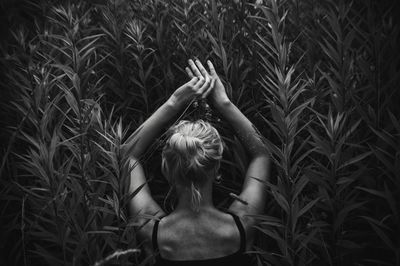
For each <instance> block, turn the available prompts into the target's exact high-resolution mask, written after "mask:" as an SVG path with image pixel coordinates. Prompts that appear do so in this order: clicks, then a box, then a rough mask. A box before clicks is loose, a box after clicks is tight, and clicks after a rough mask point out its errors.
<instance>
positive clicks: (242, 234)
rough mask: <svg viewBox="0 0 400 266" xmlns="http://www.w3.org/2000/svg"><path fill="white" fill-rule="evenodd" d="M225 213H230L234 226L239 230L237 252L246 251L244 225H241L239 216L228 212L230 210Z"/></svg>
mask: <svg viewBox="0 0 400 266" xmlns="http://www.w3.org/2000/svg"><path fill="white" fill-rule="evenodd" d="M227 213H229V214H230V215H232V217H233V220H234V221H235V223H236V226H237V228H238V230H239V234H240V249H239V252H241V253H244V252H245V251H246V231H245V230H244V226H243V224H242V222H241V221H240V218H239V216H237V215H236V214H234V213H233V212H230V211H228V212H227Z"/></svg>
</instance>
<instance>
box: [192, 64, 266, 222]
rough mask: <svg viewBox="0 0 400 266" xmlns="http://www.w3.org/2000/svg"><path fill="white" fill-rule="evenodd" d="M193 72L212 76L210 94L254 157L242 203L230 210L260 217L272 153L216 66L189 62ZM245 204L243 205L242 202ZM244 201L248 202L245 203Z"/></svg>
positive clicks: (246, 180) (248, 172) (236, 201)
mask: <svg viewBox="0 0 400 266" xmlns="http://www.w3.org/2000/svg"><path fill="white" fill-rule="evenodd" d="M189 64H190V67H191V69H189V70H186V71H187V72H188V74H189V76H192V77H193V76H197V77H198V76H199V75H202V76H207V75H209V76H211V78H212V79H213V80H215V85H214V88H213V90H212V91H211V93H210V96H209V97H210V98H211V100H212V103H213V105H214V107H215V108H216V109H217V110H218V112H219V113H220V114H221V116H222V117H223V118H224V119H225V120H226V121H227V122H228V123H229V124H230V125H231V126H232V128H233V129H234V130H235V132H236V135H237V136H238V138H239V139H240V140H241V142H242V144H243V147H245V149H246V150H247V152H248V154H249V155H250V157H251V160H250V163H249V166H248V169H247V173H246V177H245V180H244V184H243V189H242V192H241V194H240V195H239V198H240V199H241V201H240V200H235V201H234V202H233V203H232V205H231V206H230V208H229V209H230V210H232V211H234V212H236V213H238V214H239V215H246V214H259V213H261V212H262V211H263V209H264V206H265V198H266V189H265V185H264V184H263V181H266V180H267V179H268V176H269V161H270V160H269V154H268V150H267V148H266V147H265V145H264V144H263V142H262V140H261V138H260V137H261V136H260V135H259V133H258V132H257V129H256V128H255V126H254V125H253V124H252V123H251V122H250V121H249V120H248V119H247V118H246V116H244V115H243V113H242V112H241V111H240V110H239V109H238V108H237V107H236V106H235V105H234V104H233V103H232V102H231V101H230V100H229V98H228V96H227V94H226V91H225V88H224V86H223V84H222V82H221V80H220V79H219V77H218V75H217V73H216V71H215V69H214V66H213V64H212V63H211V62H210V61H207V64H208V67H209V71H208V72H207V71H206V69H205V68H204V67H203V65H202V64H201V62H199V61H198V60H196V62H189ZM242 201H243V202H242ZM244 202H247V204H246V203H244Z"/></svg>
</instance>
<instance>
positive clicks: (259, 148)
mask: <svg viewBox="0 0 400 266" xmlns="http://www.w3.org/2000/svg"><path fill="white" fill-rule="evenodd" d="M217 110H218V112H219V113H220V114H221V115H222V117H223V118H224V119H225V120H226V121H227V122H228V123H229V124H230V125H231V126H232V127H233V129H234V130H235V132H236V135H237V136H238V137H239V139H240V141H241V142H242V144H243V146H244V148H245V149H246V150H247V152H248V153H249V154H250V156H251V157H253V158H255V157H260V156H262V157H267V156H268V150H267V148H266V146H265V144H264V143H263V141H262V139H261V135H260V134H259V132H258V131H257V129H256V127H255V126H254V125H253V124H252V123H251V122H250V121H249V120H248V119H247V117H246V116H245V115H244V114H243V113H242V112H241V111H240V110H239V109H238V108H237V107H236V106H235V105H234V104H233V103H232V102H230V101H229V100H227V101H224V102H223V103H220V104H218V106H217Z"/></svg>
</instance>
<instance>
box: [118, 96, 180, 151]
mask: <svg viewBox="0 0 400 266" xmlns="http://www.w3.org/2000/svg"><path fill="white" fill-rule="evenodd" d="M179 110H180V108H179V107H178V106H177V105H176V104H175V103H174V102H173V101H172V100H171V99H168V100H167V101H166V102H165V103H164V104H163V105H162V106H160V107H159V108H158V109H157V111H155V112H154V113H153V114H152V115H151V116H150V117H149V118H148V119H147V120H146V121H145V122H144V123H143V124H142V125H141V126H140V127H139V128H138V129H137V130H136V131H135V132H133V133H132V135H131V136H129V138H128V139H127V141H126V142H125V143H126V144H125V147H124V152H125V154H127V155H128V156H131V157H134V158H138V159H139V158H140V157H141V156H142V155H143V153H144V152H145V151H146V150H147V148H148V147H149V146H150V144H152V143H153V142H154V141H155V139H157V138H158V137H159V136H160V135H161V133H162V132H163V130H164V128H165V127H166V126H168V125H169V123H170V122H171V120H172V119H173V118H174V117H175V116H176V115H177V114H178V112H179Z"/></svg>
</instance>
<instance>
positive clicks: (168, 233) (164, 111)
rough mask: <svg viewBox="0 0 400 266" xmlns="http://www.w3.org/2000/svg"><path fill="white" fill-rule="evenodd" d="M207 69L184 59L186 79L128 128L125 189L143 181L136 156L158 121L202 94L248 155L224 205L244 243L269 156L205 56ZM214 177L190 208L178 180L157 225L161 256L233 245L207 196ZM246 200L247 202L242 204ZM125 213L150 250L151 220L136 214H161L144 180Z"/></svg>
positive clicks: (193, 254) (203, 253)
mask: <svg viewBox="0 0 400 266" xmlns="http://www.w3.org/2000/svg"><path fill="white" fill-rule="evenodd" d="M207 65H208V70H206V69H205V67H204V66H203V65H202V63H201V62H200V61H198V60H196V61H193V60H189V66H188V67H187V68H186V72H187V73H188V75H189V77H190V78H191V81H189V82H188V83H186V84H184V85H183V86H181V87H180V88H178V89H177V90H176V91H175V92H174V93H173V95H172V96H171V97H170V99H169V100H168V101H167V102H166V103H165V104H164V105H162V106H161V107H160V108H159V109H158V110H157V111H156V112H155V113H154V114H153V115H152V116H151V117H150V118H149V119H147V120H146V121H145V122H144V123H143V125H142V126H141V127H140V128H139V129H138V130H137V132H135V133H133V134H132V137H131V138H129V139H128V141H127V143H126V146H125V148H126V151H127V153H128V154H129V156H130V164H131V166H132V168H133V169H132V171H131V185H130V192H131V193H132V192H134V191H135V190H137V189H140V188H141V186H142V185H143V184H146V178H145V176H144V171H143V168H142V166H141V163H140V159H139V158H140V157H141V155H142V154H143V153H144V152H145V150H146V149H147V147H149V145H150V144H151V143H152V142H153V141H154V140H155V139H156V138H157V137H158V136H159V135H160V134H161V133H162V130H163V128H164V127H166V126H168V123H170V122H171V120H172V119H173V118H174V117H175V116H176V115H177V114H178V113H179V112H180V111H182V110H183V108H184V106H185V105H186V104H187V103H188V102H190V101H191V100H193V99H194V98H195V97H203V98H208V99H209V100H210V101H211V102H212V105H213V106H214V108H215V109H216V110H217V111H218V112H219V113H220V115H221V117H222V118H223V119H225V120H226V121H227V122H228V123H229V124H230V125H232V128H233V129H234V130H235V132H236V134H237V136H238V137H239V139H240V140H241V141H242V142H243V143H245V144H246V145H244V147H245V148H247V152H248V154H249V155H250V157H251V161H250V163H249V166H248V170H247V173H246V176H245V178H244V184H243V189H242V192H241V194H240V195H239V198H240V199H241V200H234V202H233V203H232V204H231V206H230V207H229V210H230V211H232V212H234V213H236V214H237V215H238V216H239V217H240V219H241V221H242V223H243V224H244V227H245V230H246V235H247V247H248V249H249V248H250V247H251V245H252V242H253V234H254V229H253V226H254V225H255V219H254V218H252V217H251V216H249V215H255V214H260V213H262V211H263V209H264V205H265V197H266V190H265V187H264V185H263V183H262V181H265V180H267V179H268V173H269V156H268V152H267V150H266V148H265V147H264V145H263V143H262V141H261V140H260V138H259V137H258V133H257V132H256V130H255V128H254V127H253V125H252V124H251V122H250V121H249V120H248V119H247V118H246V117H245V116H244V115H243V114H242V113H241V111H240V110H239V109H238V108H237V107H236V106H235V105H234V104H233V103H231V101H230V100H229V98H228V96H227V94H226V91H225V88H224V86H223V84H222V82H221V80H220V78H219V77H218V75H217V73H216V71H215V69H214V66H213V65H212V63H211V62H210V61H208V62H207ZM215 178H216V174H215V173H210V179H209V180H208V181H207V182H206V184H205V185H204V186H203V187H201V188H200V193H201V195H202V201H201V203H200V211H199V212H194V211H193V210H192V208H191V203H190V202H191V201H190V198H191V194H190V193H191V192H190V190H189V189H188V188H185V187H182V186H178V187H177V193H178V195H179V196H178V197H179V198H178V204H177V207H176V209H175V210H174V211H173V212H172V213H171V214H169V215H168V216H166V217H164V218H163V219H162V220H161V222H160V225H159V230H158V232H159V234H158V241H157V242H158V244H159V248H160V254H161V256H162V257H163V258H166V259H171V260H199V259H209V258H217V257H222V256H226V255H229V254H232V253H234V252H236V251H237V250H238V249H239V244H240V239H239V232H238V229H237V227H236V225H235V223H234V220H233V218H232V216H231V215H229V214H227V213H225V212H221V211H219V210H218V209H217V208H215V206H214V205H213V202H212V184H213V180H214V179H215ZM245 203H247V204H245ZM129 208H130V214H131V216H132V217H135V219H136V220H137V221H138V222H139V223H140V224H142V225H143V228H142V229H141V230H140V231H139V234H140V235H141V236H142V237H143V239H145V240H146V243H147V244H146V245H147V247H148V249H149V250H151V235H152V230H153V226H154V220H149V219H148V217H142V218H141V217H140V215H141V214H145V215H153V216H154V217H155V218H160V217H163V216H165V213H164V211H163V210H162V209H161V207H160V206H159V205H158V204H157V203H156V202H155V201H154V200H153V198H152V197H151V194H150V189H149V188H148V186H147V185H144V186H143V187H142V188H141V189H140V191H139V193H138V194H137V195H136V196H135V197H133V199H132V200H131V203H130V207H129Z"/></svg>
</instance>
